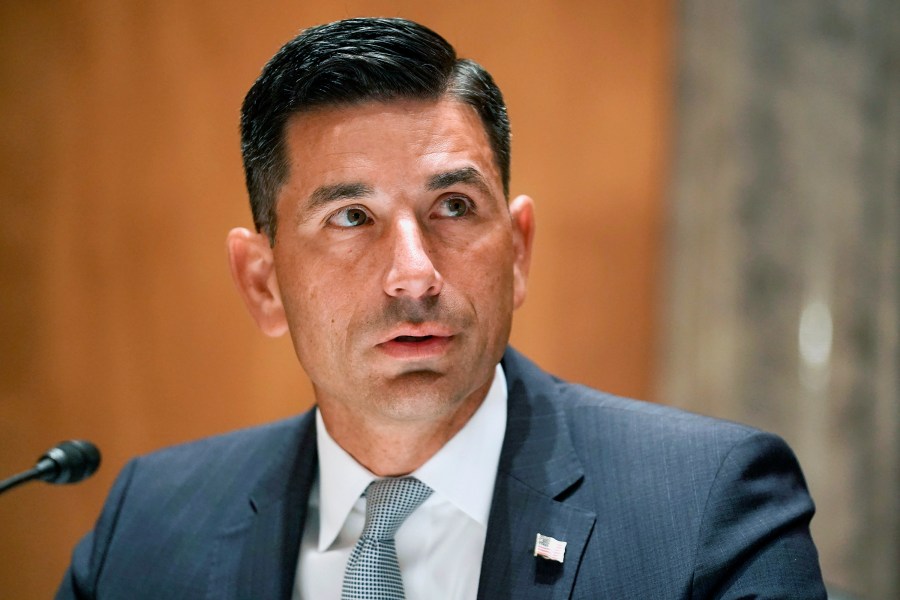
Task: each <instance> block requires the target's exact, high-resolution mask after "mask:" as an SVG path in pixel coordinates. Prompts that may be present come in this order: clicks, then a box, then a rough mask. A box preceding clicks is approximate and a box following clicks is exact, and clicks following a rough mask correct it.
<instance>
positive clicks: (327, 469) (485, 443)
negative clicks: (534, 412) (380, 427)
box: [316, 364, 507, 552]
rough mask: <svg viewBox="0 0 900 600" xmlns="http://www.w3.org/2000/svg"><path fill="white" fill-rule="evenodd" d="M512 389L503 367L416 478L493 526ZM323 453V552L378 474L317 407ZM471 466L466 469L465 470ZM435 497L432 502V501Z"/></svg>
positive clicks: (320, 480)
mask: <svg viewBox="0 0 900 600" xmlns="http://www.w3.org/2000/svg"><path fill="white" fill-rule="evenodd" d="M506 404H507V388H506V376H505V374H504V373H503V367H502V366H500V365H499V364H498V365H497V368H496V370H495V371H494V381H493V382H492V383H491V387H490V389H489V390H488V393H487V396H486V397H485V399H484V401H483V402H482V403H481V406H479V407H478V410H476V411H475V414H473V415H472V417H471V418H470V419H469V421H468V422H467V423H466V424H465V425H464V426H463V428H462V429H460V430H459V431H458V432H457V434H456V435H455V436H453V437H452V438H451V439H450V441H448V442H447V443H446V444H444V446H443V448H441V449H440V450H438V451H437V453H436V454H435V455H434V456H432V457H431V458H430V459H428V461H427V462H426V463H425V464H424V465H422V466H421V467H419V468H418V469H417V470H416V471H415V472H414V473H412V476H413V477H416V478H418V479H419V480H420V481H422V482H423V483H425V484H426V485H428V487H430V488H431V489H432V490H434V493H433V494H432V499H437V500H440V499H443V500H446V501H449V502H450V503H452V504H453V505H454V506H456V507H457V508H458V509H459V510H461V511H462V512H463V513H465V514H466V515H467V516H468V517H469V518H471V519H473V520H474V521H475V522H477V523H479V524H480V525H481V526H482V527H485V528H487V521H488V514H489V513H490V509H491V498H492V497H493V495H494V482H495V480H496V478H497V464H498V463H499V462H500V449H501V447H502V446H503V437H504V434H505V432H506ZM316 436H317V445H318V452H319V544H318V546H319V551H320V552H324V551H325V550H327V549H328V547H329V546H331V544H332V543H334V540H335V539H336V538H337V536H338V533H340V531H341V528H342V527H343V526H344V522H345V521H346V520H347V515H349V514H350V511H351V510H352V509H353V505H354V504H356V501H357V500H358V499H359V497H360V496H361V495H362V493H363V492H364V491H365V489H366V487H368V485H369V484H370V483H371V482H372V481H374V480H375V479H377V478H376V476H375V475H374V474H373V473H372V472H371V471H369V470H368V469H366V468H365V467H363V466H362V465H360V464H359V463H358V462H356V460H355V459H354V458H353V457H352V456H350V454H348V453H347V451H345V450H344V449H343V448H341V447H340V446H339V445H338V443H337V442H335V441H334V439H333V438H332V437H331V435H329V433H328V430H327V429H326V428H325V422H324V421H323V420H322V415H321V413H320V412H319V411H316ZM460 465H466V468H465V469H461V468H459V466H460ZM432 499H429V502H430V501H432Z"/></svg>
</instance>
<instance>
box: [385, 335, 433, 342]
mask: <svg viewBox="0 0 900 600" xmlns="http://www.w3.org/2000/svg"><path fill="white" fill-rule="evenodd" d="M433 337H435V336H433V335H398V336H397V337H395V338H394V341H395V342H404V343H416V342H424V341H426V340H430V339H431V338H433Z"/></svg>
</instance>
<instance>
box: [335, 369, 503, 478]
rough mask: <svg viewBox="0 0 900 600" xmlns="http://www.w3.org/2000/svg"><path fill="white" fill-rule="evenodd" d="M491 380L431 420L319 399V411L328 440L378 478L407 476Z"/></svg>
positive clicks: (474, 405)
mask: <svg viewBox="0 0 900 600" xmlns="http://www.w3.org/2000/svg"><path fill="white" fill-rule="evenodd" d="M491 383H492V380H488V382H487V383H486V384H485V385H483V386H482V387H480V388H479V389H477V390H475V392H473V393H472V394H469V396H467V397H466V398H465V399H463V400H462V401H461V402H460V403H459V405H458V406H456V407H455V410H453V411H451V412H450V413H449V414H447V415H441V416H439V417H437V418H433V419H417V420H400V419H391V418H386V417H382V416H378V415H360V414H358V413H354V412H353V411H352V410H348V408H347V405H346V404H343V403H340V402H330V401H328V399H325V398H319V402H318V405H319V411H320V412H321V414H322V420H323V422H324V423H325V427H326V429H328V433H329V435H331V437H332V439H334V441H335V442H336V443H337V444H338V445H339V446H340V447H341V448H343V449H344V450H345V451H346V452H347V453H348V454H350V456H352V457H353V458H354V460H356V461H357V462H358V463H359V464H361V465H362V466H364V467H365V468H367V469H368V470H369V471H371V472H372V473H374V474H375V475H377V476H379V477H396V476H402V475H408V474H409V473H412V472H413V471H415V470H416V469H418V468H419V467H420V466H422V465H423V464H425V463H426V462H427V461H428V459H430V458H431V457H432V456H434V455H435V453H437V451H438V450H440V449H441V448H442V447H443V446H444V444H446V443H447V442H448V441H449V440H450V439H451V438H452V437H453V436H454V435H456V433H457V432H459V430H460V429H462V428H463V427H464V426H465V424H466V423H467V422H468V421H469V419H470V418H471V417H472V415H473V414H475V411H477V410H478V408H479V407H480V406H481V403H482V402H483V401H484V398H485V396H486V395H487V392H488V390H489V389H490V387H491Z"/></svg>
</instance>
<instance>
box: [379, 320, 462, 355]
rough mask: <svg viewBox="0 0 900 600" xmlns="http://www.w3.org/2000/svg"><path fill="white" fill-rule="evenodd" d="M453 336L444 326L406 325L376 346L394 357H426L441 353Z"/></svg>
mask: <svg viewBox="0 0 900 600" xmlns="http://www.w3.org/2000/svg"><path fill="white" fill-rule="evenodd" d="M454 337H455V336H454V335H453V333H452V332H451V331H450V330H448V329H447V328H445V327H435V326H412V327H410V326H407V327H403V328H401V329H398V330H395V331H393V332H391V334H390V335H389V336H386V337H385V338H384V339H383V340H382V341H381V342H380V343H379V344H377V348H379V349H380V350H382V351H383V352H385V353H386V354H388V355H389V356H391V357H394V358H403V359H410V358H412V359H416V358H428V357H432V356H437V355H440V354H443V353H444V352H445V351H446V350H447V348H448V347H449V346H450V343H451V342H452V341H453V339H454Z"/></svg>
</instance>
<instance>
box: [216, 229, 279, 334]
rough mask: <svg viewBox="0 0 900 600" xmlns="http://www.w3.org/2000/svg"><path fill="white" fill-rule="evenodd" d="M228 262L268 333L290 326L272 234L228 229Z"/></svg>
mask: <svg viewBox="0 0 900 600" xmlns="http://www.w3.org/2000/svg"><path fill="white" fill-rule="evenodd" d="M226 245H227V246H228V264H229V266H230V267H231V277H232V278H233V279H234V284H235V285H236V286H237V289H238V292H239V293H240V295H241V298H243V299H244V304H246V305H247V310H249V311H250V316H251V317H253V320H254V321H256V324H257V325H258V326H259V328H260V329H261V330H262V332H263V333H265V334H266V335H268V336H271V337H278V336H280V335H283V334H284V333H285V332H287V330H288V326H287V318H286V317H285V314H284V305H283V304H282V302H281V293H280V292H279V290H278V280H277V278H276V277H275V260H274V256H273V254H272V247H271V245H270V244H269V238H268V237H267V236H266V235H265V234H263V233H253V232H252V231H250V230H249V229H245V228H243V227H236V228H234V229H232V230H231V231H229V232H228V237H227V238H226Z"/></svg>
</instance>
